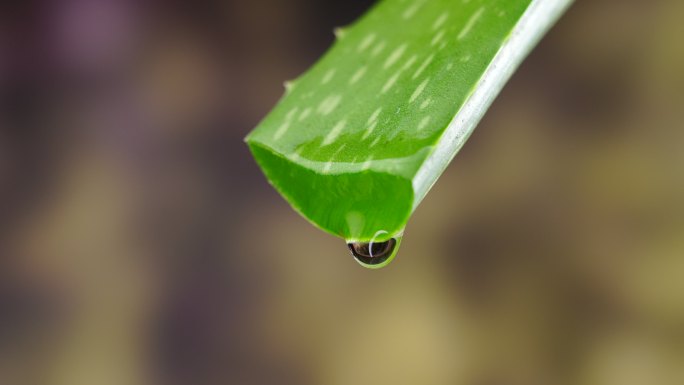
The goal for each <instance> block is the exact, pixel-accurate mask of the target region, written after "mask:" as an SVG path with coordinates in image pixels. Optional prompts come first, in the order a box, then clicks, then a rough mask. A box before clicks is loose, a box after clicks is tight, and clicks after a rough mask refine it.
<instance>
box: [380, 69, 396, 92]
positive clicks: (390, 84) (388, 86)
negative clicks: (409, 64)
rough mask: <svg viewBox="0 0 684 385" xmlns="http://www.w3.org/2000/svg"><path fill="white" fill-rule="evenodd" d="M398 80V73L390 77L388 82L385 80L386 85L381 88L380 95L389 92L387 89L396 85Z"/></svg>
mask: <svg viewBox="0 0 684 385" xmlns="http://www.w3.org/2000/svg"><path fill="white" fill-rule="evenodd" d="M398 79H399V72H397V73H396V74H394V75H392V77H391V78H389V80H387V83H385V85H384V86H383V87H382V93H383V94H384V93H385V92H387V91H389V89H390V88H392V87H393V86H394V83H396V82H397V80H398Z"/></svg>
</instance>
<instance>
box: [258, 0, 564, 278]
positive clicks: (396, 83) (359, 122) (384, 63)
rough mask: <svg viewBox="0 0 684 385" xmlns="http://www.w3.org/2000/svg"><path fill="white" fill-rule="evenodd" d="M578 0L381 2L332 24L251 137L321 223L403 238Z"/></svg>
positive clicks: (356, 238)
mask: <svg viewBox="0 0 684 385" xmlns="http://www.w3.org/2000/svg"><path fill="white" fill-rule="evenodd" d="M571 1H572V0H492V1H484V0H415V1H412V0H384V1H381V2H379V3H378V4H376V5H375V6H374V7H373V8H372V9H371V10H370V11H369V12H368V13H366V14H365V15H364V16H363V17H362V18H361V19H360V20H358V21H357V22H355V23H354V24H353V25H351V26H350V27H348V28H343V29H338V30H337V31H336V36H337V40H336V42H335V43H334V45H333V46H332V48H331V49H330V50H329V51H328V52H327V53H326V54H325V55H324V56H323V58H322V59H321V60H320V61H319V62H318V63H316V64H315V65H314V66H313V67H312V68H311V69H310V70H309V71H307V72H306V73H305V74H304V75H302V76H301V77H300V78H298V79H296V80H294V81H292V82H288V83H287V85H286V93H285V95H284V97H283V98H282V99H281V100H280V102H279V103H278V104H277V106H276V107H275V108H274V109H273V111H272V112H271V113H270V114H269V115H268V116H267V117H266V118H265V119H264V120H263V121H262V122H261V123H260V124H259V126H258V127H257V128H256V129H254V130H253V131H252V132H251V133H250V134H249V135H248V136H247V138H246V141H247V143H248V145H249V147H250V149H251V151H252V153H253V155H254V158H255V159H256V161H257V163H258V164H259V166H260V167H261V169H262V170H263V172H264V174H265V175H266V177H267V178H268V180H269V181H270V183H271V184H272V185H273V186H274V187H275V188H276V189H277V190H278V191H279V192H280V193H281V194H282V195H283V197H285V199H287V201H288V202H289V203H290V204H291V205H292V207H294V208H295V210H297V211H298V212H299V213H300V214H301V215H303V216H304V217H305V218H307V219H308V220H309V221H311V222H312V223H313V224H315V225H316V226H318V227H320V228H321V229H323V230H325V231H327V232H329V233H332V234H334V235H337V236H339V237H342V238H344V239H345V240H347V243H364V242H365V243H368V242H375V243H379V242H389V241H390V240H391V239H401V236H402V234H403V230H404V227H405V226H406V222H407V221H408V219H409V217H410V215H411V213H412V212H413V211H414V210H415V209H416V207H417V206H418V204H419V203H420V202H421V200H422V199H423V198H424V197H425V194H426V193H427V192H428V190H429V189H430V187H431V186H432V185H433V184H434V183H435V181H436V180H437V178H438V177H439V175H440V174H441V173H442V171H444V169H445V168H446V167H447V165H448V163H449V162H450V161H451V159H452V158H453V157H454V155H455V154H456V153H457V152H458V150H459V149H460V148H461V146H462V145H463V143H464V142H465V141H466V139H467V138H468V136H469V135H470V133H471V132H472V130H473V129H474V128H475V126H476V124H477V123H478V121H479V120H480V118H481V117H482V115H483V114H484V112H485V110H486V109H487V108H488V107H489V105H490V104H491V102H492V101H493V99H494V97H495V96H496V95H497V94H498V92H499V91H500V90H501V88H502V87H503V85H504V83H505V82H506V81H507V80H508V78H509V77H510V76H511V74H512V73H513V71H514V70H515V68H517V66H518V65H519V64H520V62H521V61H522V60H523V59H524V57H525V56H526V55H527V54H528V53H529V51H530V50H531V49H532V47H533V46H534V45H535V44H536V43H537V41H538V40H539V39H540V38H541V37H542V35H543V34H544V33H545V32H546V31H547V30H548V29H549V28H550V27H551V26H552V25H553V23H554V22H555V21H556V20H557V18H558V17H559V16H560V15H561V14H562V12H563V11H564V10H565V9H566V8H567V7H568V6H569V5H570V3H571ZM396 246H397V247H394V248H393V249H394V250H393V251H392V255H391V256H390V257H389V258H387V260H386V261H385V262H387V263H388V262H389V261H390V260H391V259H392V258H393V257H394V254H396V250H397V249H398V244H397V245H396ZM364 250H365V249H364ZM357 259H358V258H357ZM362 264H364V265H365V266H367V267H371V266H368V264H365V263H362ZM385 264H386V263H384V262H383V263H381V264H379V265H382V266H384V265H385Z"/></svg>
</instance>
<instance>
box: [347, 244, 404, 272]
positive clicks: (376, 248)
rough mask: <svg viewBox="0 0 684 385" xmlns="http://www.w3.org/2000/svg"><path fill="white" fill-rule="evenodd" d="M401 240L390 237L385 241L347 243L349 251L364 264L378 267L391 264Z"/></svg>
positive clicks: (369, 266) (374, 267) (372, 267)
mask: <svg viewBox="0 0 684 385" xmlns="http://www.w3.org/2000/svg"><path fill="white" fill-rule="evenodd" d="M398 244H399V242H397V239H395V238H390V239H388V240H386V241H384V242H373V241H371V242H351V243H347V246H348V247H349V251H351V253H352V255H353V256H354V258H355V259H356V261H357V262H359V263H360V264H361V265H362V266H364V267H368V268H371V269H377V268H380V267H383V266H386V265H387V264H389V263H390V262H391V261H392V259H394V256H395V255H396V254H397V250H398V249H399V247H398Z"/></svg>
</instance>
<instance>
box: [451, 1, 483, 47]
mask: <svg viewBox="0 0 684 385" xmlns="http://www.w3.org/2000/svg"><path fill="white" fill-rule="evenodd" d="M483 12H484V7H480V8H479V9H478V10H477V11H476V12H475V13H474V14H473V15H472V16H470V19H468V21H467V22H466V25H465V27H463V29H462V30H461V32H460V33H459V34H458V38H457V39H458V40H463V38H464V37H466V35H467V34H468V33H469V32H470V30H471V29H473V26H474V25H475V23H476V22H477V21H478V20H479V19H480V17H482V13H483Z"/></svg>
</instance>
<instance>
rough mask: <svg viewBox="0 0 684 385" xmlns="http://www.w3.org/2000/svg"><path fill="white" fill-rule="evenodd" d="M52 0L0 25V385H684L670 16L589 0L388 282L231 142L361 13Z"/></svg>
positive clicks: (429, 211) (683, 156) (658, 7)
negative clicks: (311, 219) (300, 211)
mask: <svg viewBox="0 0 684 385" xmlns="http://www.w3.org/2000/svg"><path fill="white" fill-rule="evenodd" d="M37 4H39V5H36V4H33V3H32V2H29V3H27V4H25V5H23V6H17V7H12V6H6V9H3V10H2V12H0V15H1V16H0V23H1V24H0V26H1V27H2V28H0V37H1V38H0V59H2V60H0V89H2V103H3V104H2V108H3V109H2V115H0V384H3V385H4V384H8V385H15V384H17V385H23V384H28V385H33V384H50V385H52V384H55V385H62V384H63V385H80V384H84V385H85V384H88V385H94V384H95V385H109V384H112V385H138V384H140V385H143V384H145V385H146V384H372V383H374V384H472V385H488V384H496V385H498V384H502V385H508V384H510V385H517V384H577V385H612V384H615V385H632V384H634V385H641V384H659V385H660V384H662V385H670V384H672V385H677V384H683V383H684V199H683V197H684V177H683V175H684V130H683V128H684V127H683V126H684V123H683V122H684V108H683V106H684V46H683V45H682V44H681V41H680V40H681V38H682V37H684V24H682V22H681V20H682V19H684V3H683V2H681V1H678V0H660V1H652V2H639V1H618V0H594V1H578V2H577V3H576V4H575V5H574V7H573V8H571V9H570V11H569V12H568V13H567V14H566V15H565V17H564V18H563V19H561V21H560V23H559V24H558V25H557V26H556V27H555V28H554V29H553V30H552V31H551V32H550V34H549V35H548V36H547V38H545V39H544V40H543V41H542V42H541V43H540V45H539V47H538V49H537V50H535V51H534V53H533V54H532V55H531V56H530V57H529V59H528V60H527V61H526V62H525V63H524V64H523V66H522V67H521V68H520V70H519V71H518V72H517V73H516V75H515V76H514V77H513V79H512V80H511V82H510V83H509V84H508V85H507V86H506V88H505V89H504V91H503V92H502V94H501V95H500V97H499V98H498V99H497V101H496V102H495V103H494V105H493V106H492V108H491V110H490V111H489V113H488V114H487V115H486V116H485V119H484V120H483V121H482V123H481V124H480V125H479V127H478V128H477V130H476V131H475V133H474V134H473V135H472V137H471V139H470V140H469V142H468V143H467V144H466V146H465V147H464V149H463V150H462V151H461V153H460V154H459V155H458V156H457V157H456V159H455V160H454V162H453V163H452V165H451V166H450V167H449V168H448V170H447V171H446V173H445V174H444V175H443V176H442V178H441V179H440V180H439V181H438V183H437V184H436V185H435V187H434V188H433V190H432V191H431V192H430V193H429V194H428V196H427V197H426V199H425V200H424V201H423V203H422V204H421V206H420V207H419V208H418V209H417V211H416V213H415V215H414V217H413V218H412V219H411V221H410V222H409V226H408V227H407V229H406V232H405V236H404V240H403V247H402V250H401V252H400V254H399V256H398V258H397V259H396V260H395V261H394V262H393V263H392V265H390V266H388V267H387V268H385V269H382V270H380V271H368V270H366V269H363V268H361V267H359V266H358V265H357V264H356V263H355V262H354V261H353V259H352V257H351V255H349V253H348V251H347V249H346V247H345V245H344V244H343V243H342V242H340V241H339V240H338V239H336V238H334V237H332V236H329V235H326V234H324V233H322V232H320V231H319V230H317V229H315V228H313V227H312V226H311V225H310V224H309V223H308V222H306V221H305V220H304V219H302V218H300V217H299V216H298V215H297V214H296V213H294V212H293V211H292V210H291V209H290V208H289V206H287V204H286V203H285V202H284V200H282V199H281V198H280V197H279V196H278V195H277V193H276V192H275V191H274V190H273V189H272V188H271V187H270V186H268V184H267V183H266V181H265V179H264V178H263V176H262V175H261V174H260V172H259V170H258V168H257V167H256V165H255V164H254V162H253V160H252V159H251V157H250V155H249V152H248V151H247V148H246V146H245V145H244V143H243V142H242V138H243V137H244V135H245V134H246V133H247V132H248V131H249V130H250V129H251V128H252V127H253V126H254V125H256V123H257V122H258V121H259V119H261V117H262V116H263V115H264V114H265V113H266V112H267V111H268V110H269V109H270V108H271V106H272V105H273V104H274V103H275V101H276V100H277V99H278V98H279V96H280V94H281V93H282V88H281V87H279V84H280V83H281V82H282V81H283V80H285V79H287V78H294V77H295V76H297V75H298V74H299V73H300V72H301V71H303V70H304V69H305V68H307V66H308V65H310V64H311V63H312V61H313V60H315V58H316V57H317V56H318V55H320V53H321V52H322V50H323V49H325V47H326V46H327V44H329V43H330V42H331V41H332V33H331V32H330V30H331V29H332V27H333V26H335V25H339V24H344V23H348V22H350V21H351V20H353V19H354V17H355V16H356V15H358V14H359V13H360V12H362V10H363V9H364V7H366V6H368V3H367V2H366V3H364V2H343V1H339V2H337V1H330V2H325V3H324V2H316V1H304V0H298V1H288V2H282V1H276V0H269V1H260V2H237V1H236V2H209V1H207V2H198V3H197V4H193V5H192V6H188V5H187V4H181V3H169V4H164V5H162V4H160V3H156V2H140V3H138V2H114V1H107V0H99V1H97V2H88V1H72V2H64V3H59V4H57V3H55V4H56V5H49V6H46V5H40V4H41V3H40V2H38V3H37ZM93 4H96V5H93Z"/></svg>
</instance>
